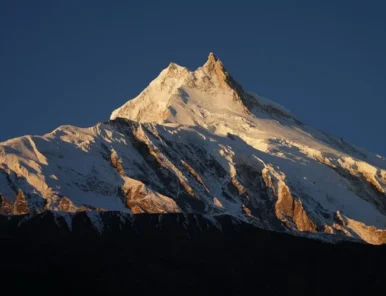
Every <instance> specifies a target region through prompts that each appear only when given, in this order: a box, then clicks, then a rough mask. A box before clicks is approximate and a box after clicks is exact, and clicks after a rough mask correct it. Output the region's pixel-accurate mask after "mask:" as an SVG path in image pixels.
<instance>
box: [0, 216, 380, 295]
mask: <svg viewBox="0 0 386 296" xmlns="http://www.w3.org/2000/svg"><path fill="white" fill-rule="evenodd" d="M69 225H70V226H69ZM0 237H1V242H0V245H1V265H0V266H1V267H0V268H1V281H2V291H12V292H14V293H17V294H20V293H23V292H32V291H36V292H39V293H55V294H58V293H64V292H71V293H75V292H87V295H90V294H91V293H104V294H105V295H113V293H115V292H118V293H125V294H127V295H130V294H134V293H136V294H149V293H157V294H154V295H159V293H162V294H163V295H167V294H165V293H168V294H179V295H208V294H213V295H221V294H223V295H225V294H233V295H242V294H245V295H249V294H250V295H351V294H353V293H354V292H355V293H361V292H362V293H364V294H365V295H375V294H379V293H380V292H382V291H384V290H385V283H384V281H385V279H386V269H385V266H386V265H385V263H386V249H385V247H383V246H378V247H377V246H371V245H365V244H358V243H348V242H342V243H338V244H327V243H323V242H320V241H317V240H311V239H307V238H301V237H294V236H290V235H287V234H283V233H275V232H270V231H266V230H261V229H258V228H256V227H254V226H252V225H249V224H247V223H243V222H240V221H237V220H235V219H233V218H231V217H230V216H220V217H218V218H216V220H214V219H211V218H208V217H204V216H200V215H194V214H192V215H182V214H164V215H158V214H157V215H156V214H154V215H135V216H130V215H125V214H122V213H118V212H103V213H98V214H96V213H90V212H89V213H87V212H80V213H77V214H63V215H58V214H53V213H51V212H45V213H43V214H39V215H37V216H34V217H32V218H27V217H26V216H0ZM106 293H108V294H106Z"/></svg>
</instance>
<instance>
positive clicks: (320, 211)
mask: <svg viewBox="0 0 386 296" xmlns="http://www.w3.org/2000/svg"><path fill="white" fill-rule="evenodd" d="M0 151H1V153H0V194H1V197H0V211H1V213H5V214H14V215H20V214H25V213H29V212H32V213H40V212H42V211H44V210H50V211H64V212H80V211H85V212H87V213H88V214H89V215H93V212H95V211H101V212H102V211H120V212H123V213H130V214H132V213H134V214H141V213H144V214H154V213H185V214H189V213H199V214H205V215H209V216H213V217H215V216H217V215H221V214H227V215H231V216H233V217H236V218H237V219H239V220H241V221H244V222H247V223H250V224H252V225H254V226H258V227H261V228H264V229H269V230H275V231H285V232H290V233H293V234H296V235H299V234H300V233H301V232H304V233H307V234H308V235H310V236H312V235H313V233H317V234H319V233H324V232H327V233H333V234H335V235H345V236H347V237H348V238H349V239H351V238H352V239H357V240H363V241H366V242H369V243H373V244H382V243H385V242H386V238H385V231H386V230H385V228H386V203H385V200H386V194H385V192H386V159H385V158H383V157H381V156H378V155H373V154H371V153H368V152H366V151H364V150H363V149H360V148H358V147H354V146H352V145H350V144H348V143H346V142H343V141H341V140H338V139H335V138H333V137H330V136H328V135H326V134H325V133H322V132H319V131H316V130H314V129H312V128H311V127H309V126H307V125H305V124H303V123H301V122H300V121H299V120H297V119H296V117H295V116H294V115H293V114H291V113H290V112H289V111H288V110H286V109H285V108H284V107H282V106H279V105H278V104H276V103H274V102H272V101H270V100H267V99H265V98H263V97H260V96H257V95H255V94H253V93H251V92H248V91H246V90H244V89H243V88H242V87H241V85H239V84H238V83H237V82H236V81H235V79H233V78H232V76H231V75H230V74H229V72H228V71H227V70H226V69H225V67H224V66H223V64H222V62H221V61H220V60H219V59H218V58H217V57H215V56H214V55H213V54H210V55H209V57H208V60H207V62H206V63H205V64H204V65H203V66H202V67H199V68H198V69H196V70H195V71H190V70H188V69H187V68H185V67H181V66H179V65H176V64H174V63H171V64H170V65H169V66H168V67H167V68H166V69H165V70H163V71H162V72H161V73H160V74H159V76H158V77H157V78H156V79H155V80H153V81H152V82H151V83H150V84H149V86H148V87H147V88H146V89H145V90H144V91H143V92H141V93H140V94H139V95H138V96H137V97H136V98H134V99H133V100H130V101H128V102H127V103H125V104H124V105H123V106H122V107H120V108H118V109H117V110H115V111H114V112H113V113H112V115H111V120H110V121H109V122H104V123H98V124H97V125H95V126H93V127H90V128H77V127H73V126H62V127H59V128H58V129H56V130H55V131H53V132H52V133H49V134H46V135H44V136H26V137H21V138H18V139H12V140H9V141H7V142H4V143H1V144H0ZM98 221H99V220H95V221H94V223H99V222H98Z"/></svg>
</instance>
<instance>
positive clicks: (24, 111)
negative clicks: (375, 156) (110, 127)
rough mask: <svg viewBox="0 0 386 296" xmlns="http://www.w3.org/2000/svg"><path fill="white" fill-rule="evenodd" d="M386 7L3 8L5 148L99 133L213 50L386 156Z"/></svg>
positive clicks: (319, 123)
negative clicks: (164, 78)
mask: <svg viewBox="0 0 386 296" xmlns="http://www.w3.org/2000/svg"><path fill="white" fill-rule="evenodd" d="M383 3H384V1H353V0H351V1H294V0H293V1H287V0H283V1H274V0H273V1H241V0H238V1H208V0H207V1H199V0H196V1H182V0H180V1H167V0H164V1H145V0H144V1H137V2H135V1H95V0H94V1H59V0H57V1H48V0H47V1H38V0H34V1H18V0H15V1H2V2H1V4H0V42H1V44H0V141H3V140H6V139H8V138H11V137H16V136H21V135H24V134H42V133H46V132H49V131H51V130H53V129H54V128H56V127H57V126H59V125H61V124H72V125H77V126H91V125H94V124H95V123H96V122H98V121H104V120H107V119H108V118H109V116H110V113H111V111H112V110H113V109H115V108H116V107H118V106H120V105H122V104H123V103H124V102H125V101H127V100H128V99H130V98H132V97H134V96H136V95H137V94H138V93H139V92H140V91H141V90H142V89H143V88H144V87H145V86H146V85H147V84H148V83H149V82H150V81H151V80H152V79H153V78H154V77H156V76H157V75H158V73H159V72H160V71H161V70H162V69H163V68H165V67H166V66H167V65H168V64H169V62H171V61H173V62H176V63H178V64H181V65H183V66H187V67H189V68H191V69H195V68H197V67H198V66H200V65H202V64H203V63H204V62H205V60H206V58H207V55H208V53H209V52H210V51H213V52H214V53H215V54H216V55H217V56H218V57H219V58H220V59H221V60H222V61H223V62H224V64H225V66H226V68H227V69H228V70H229V72H230V73H231V74H232V76H233V77H234V78H235V79H236V80H237V81H238V82H240V83H241V84H242V85H243V86H244V87H245V88H246V89H249V90H252V91H254V92H256V93H258V94H260V95H263V96H266V97H268V98H271V99H273V100H275V101H276V102H278V103H280V104H282V105H284V106H286V107H287V108H288V109H290V110H291V111H292V112H293V113H294V114H296V115H297V116H298V117H299V118H300V119H301V120H302V121H304V122H306V123H308V124H310V125H312V126H314V127H316V128H318V129H321V130H323V131H326V132H328V133H330V134H332V135H335V136H338V137H341V136H343V138H344V139H345V140H346V141H350V142H352V143H354V144H356V145H359V146H361V147H364V148H366V149H368V150H370V151H373V152H376V153H380V154H382V155H386V137H385V127H386V117H385V110H386V95H385V94H386V17H385V11H386V4H383Z"/></svg>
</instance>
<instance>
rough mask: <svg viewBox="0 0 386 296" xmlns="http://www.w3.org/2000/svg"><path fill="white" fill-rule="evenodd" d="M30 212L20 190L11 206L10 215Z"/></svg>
mask: <svg viewBox="0 0 386 296" xmlns="http://www.w3.org/2000/svg"><path fill="white" fill-rule="evenodd" d="M29 212H30V209H29V207H28V201H27V199H26V197H25V196H24V193H23V191H21V190H20V189H19V190H18V192H17V196H16V200H15V204H14V205H13V209H12V212H11V213H12V215H24V214H27V213H29Z"/></svg>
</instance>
